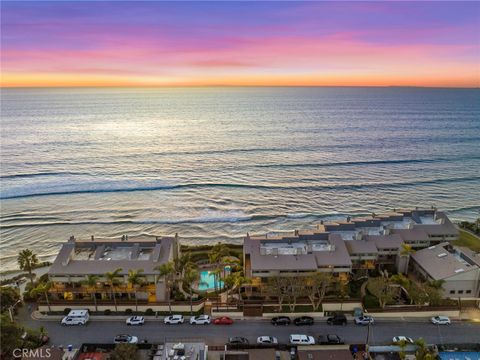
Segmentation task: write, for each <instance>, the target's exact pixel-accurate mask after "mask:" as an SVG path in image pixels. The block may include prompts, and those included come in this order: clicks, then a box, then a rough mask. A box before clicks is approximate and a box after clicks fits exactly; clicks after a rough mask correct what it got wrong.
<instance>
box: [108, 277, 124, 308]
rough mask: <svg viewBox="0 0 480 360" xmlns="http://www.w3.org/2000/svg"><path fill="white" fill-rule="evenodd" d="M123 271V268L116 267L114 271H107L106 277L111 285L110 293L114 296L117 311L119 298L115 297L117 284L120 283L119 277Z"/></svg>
mask: <svg viewBox="0 0 480 360" xmlns="http://www.w3.org/2000/svg"><path fill="white" fill-rule="evenodd" d="M121 272H122V268H118V269H115V270H114V271H109V272H106V273H105V278H106V279H107V281H106V283H107V285H109V286H110V294H111V297H113V303H114V304H115V311H118V309H117V299H116V297H115V286H116V285H118V277H119V275H120V273H121Z"/></svg>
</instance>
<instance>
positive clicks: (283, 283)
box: [266, 276, 288, 311]
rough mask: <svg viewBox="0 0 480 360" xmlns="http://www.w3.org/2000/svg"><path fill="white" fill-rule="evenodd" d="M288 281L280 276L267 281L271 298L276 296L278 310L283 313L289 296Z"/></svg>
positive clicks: (267, 288)
mask: <svg viewBox="0 0 480 360" xmlns="http://www.w3.org/2000/svg"><path fill="white" fill-rule="evenodd" d="M287 288H288V280H287V279H286V278H284V277H280V276H272V277H269V278H268V279H267V286H266V290H267V292H268V294H269V295H270V296H274V297H276V298H277V301H278V310H279V311H282V308H283V303H284V301H285V298H286V297H287V295H288V292H287Z"/></svg>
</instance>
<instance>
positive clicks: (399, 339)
mask: <svg viewBox="0 0 480 360" xmlns="http://www.w3.org/2000/svg"><path fill="white" fill-rule="evenodd" d="M392 341H393V343H394V344H398V343H399V342H402V341H405V342H406V343H409V344H413V339H412V338H409V337H408V336H395V337H394V338H393V339H392Z"/></svg>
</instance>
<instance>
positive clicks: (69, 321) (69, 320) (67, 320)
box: [62, 316, 87, 326]
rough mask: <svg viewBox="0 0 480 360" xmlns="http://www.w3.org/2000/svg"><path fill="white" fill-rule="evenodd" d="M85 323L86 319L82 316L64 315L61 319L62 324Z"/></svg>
mask: <svg viewBox="0 0 480 360" xmlns="http://www.w3.org/2000/svg"><path fill="white" fill-rule="evenodd" d="M86 323H87V320H86V319H83V318H77V317H70V316H65V317H64V318H63V319H62V326H69V325H85V324H86Z"/></svg>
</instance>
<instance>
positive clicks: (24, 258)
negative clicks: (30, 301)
mask: <svg viewBox="0 0 480 360" xmlns="http://www.w3.org/2000/svg"><path fill="white" fill-rule="evenodd" d="M17 263H18V266H19V267H20V270H23V271H28V277H29V278H30V283H31V284H32V287H33V276H34V274H33V273H32V270H33V269H35V265H38V258H37V255H35V254H34V253H33V251H32V250H30V249H24V250H22V251H20V252H19V254H18V257H17Z"/></svg>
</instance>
